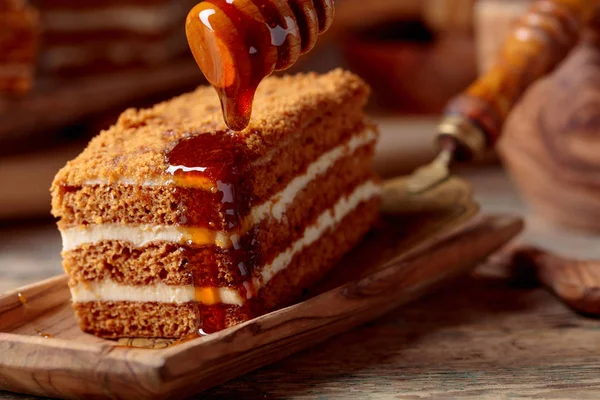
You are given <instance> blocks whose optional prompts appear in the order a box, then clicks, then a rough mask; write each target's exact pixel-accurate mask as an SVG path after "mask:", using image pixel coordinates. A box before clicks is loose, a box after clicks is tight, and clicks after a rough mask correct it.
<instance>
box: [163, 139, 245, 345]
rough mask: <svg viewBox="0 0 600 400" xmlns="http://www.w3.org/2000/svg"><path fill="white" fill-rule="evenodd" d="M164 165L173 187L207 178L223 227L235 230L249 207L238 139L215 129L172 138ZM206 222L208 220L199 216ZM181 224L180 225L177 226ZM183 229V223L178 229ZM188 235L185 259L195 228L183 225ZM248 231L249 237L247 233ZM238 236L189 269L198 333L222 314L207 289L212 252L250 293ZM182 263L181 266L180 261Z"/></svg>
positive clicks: (215, 274) (217, 323)
mask: <svg viewBox="0 0 600 400" xmlns="http://www.w3.org/2000/svg"><path fill="white" fill-rule="evenodd" d="M166 157H167V162H168V165H169V167H168V168H167V171H168V172H169V173H171V174H172V176H173V180H174V182H175V184H176V186H185V185H190V183H191V182H194V181H199V182H211V183H212V187H211V189H210V193H211V194H212V196H213V198H214V200H215V202H216V203H217V204H218V203H220V204H221V206H222V208H221V210H220V215H221V216H222V218H223V219H224V220H225V224H224V226H223V228H224V229H225V230H226V231H236V230H237V231H239V230H240V229H241V224H242V217H241V216H242V215H245V214H247V212H248V208H249V201H248V200H249V198H250V197H249V195H248V193H246V192H247V191H246V190H245V187H247V184H244V182H242V179H241V172H242V171H243V170H245V169H246V168H248V166H249V160H248V155H247V150H246V146H245V144H244V141H243V139H242V138H241V137H240V136H239V135H236V134H234V133H233V132H227V131H220V132H215V133H212V134H211V133H204V134H199V135H197V136H192V137H190V138H187V139H184V140H182V141H180V142H179V143H177V144H176V145H175V147H173V149H171V150H170V151H169V152H168V153H167V155H166ZM205 224H206V226H209V227H210V226H211V225H214V222H211V221H205ZM182 228H183V227H182ZM183 229H186V228H183ZM187 230H188V231H189V234H188V236H189V237H191V239H190V240H189V243H188V244H187V246H183V247H182V251H183V253H184V255H185V260H187V262H188V263H189V261H190V260H191V253H192V252H191V249H192V244H193V243H195V242H198V240H196V239H195V238H194V235H196V234H198V232H201V231H203V230H201V231H198V229H197V228H193V227H190V228H187ZM248 236H250V238H248ZM241 240H242V239H240V236H239V235H234V236H233V239H232V243H231V247H230V248H228V249H226V250H224V251H222V252H221V253H217V252H216V251H215V252H214V253H212V254H211V255H210V259H204V260H202V261H203V262H202V265H203V267H204V268H202V270H201V272H199V270H197V269H191V274H192V276H191V278H192V282H193V285H194V287H195V300H196V301H195V303H196V304H195V307H196V312H197V323H196V325H197V331H198V332H203V333H211V332H216V331H219V330H221V329H223V328H224V327H225V326H226V324H225V318H226V313H225V310H224V306H223V304H222V301H221V299H220V298H218V292H216V291H214V290H212V289H210V288H213V287H217V286H218V284H219V268H218V266H217V259H216V254H220V255H223V258H224V259H226V260H227V261H228V265H227V267H228V269H229V270H231V271H235V276H236V277H237V278H238V279H237V280H239V281H240V282H241V283H239V284H233V285H231V286H232V287H233V288H235V289H236V290H237V291H238V292H239V293H240V294H241V295H242V297H243V298H251V297H252V296H253V295H255V294H256V290H255V289H254V287H253V284H252V279H251V276H252V271H251V266H250V265H249V264H248V261H249V260H252V259H253V258H254V257H252V255H251V254H249V252H248V250H247V249H248V246H247V245H246V243H242V242H241ZM244 240H250V241H252V233H251V234H250V235H244ZM182 267H185V265H182ZM202 304H204V305H211V306H213V307H211V312H210V313H208V312H206V310H205V308H204V307H203V306H202Z"/></svg>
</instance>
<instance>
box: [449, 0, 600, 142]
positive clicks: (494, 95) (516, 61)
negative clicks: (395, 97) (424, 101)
mask: <svg viewBox="0 0 600 400" xmlns="http://www.w3.org/2000/svg"><path fill="white" fill-rule="evenodd" d="M598 3H599V2H598V0H537V1H536V2H535V3H534V4H533V5H532V7H531V9H530V10H529V11H528V12H527V14H525V15H524V16H523V17H522V18H521V19H520V21H519V22H518V24H517V26H516V27H515V29H514V31H513V33H512V34H511V35H510V36H509V38H508V40H507V41H506V43H505V45H504V48H503V50H502V53H501V56H500V58H499V61H498V62H497V63H496V64H495V66H494V67H493V68H492V69H491V70H490V71H489V72H487V73H486V74H485V75H483V76H482V77H481V78H479V79H478V80H477V81H476V82H475V83H474V84H473V85H471V86H470V87H469V88H468V89H467V90H466V91H465V92H464V93H462V94H461V95H459V96H458V97H456V98H454V99H453V100H452V101H450V103H449V104H448V107H447V109H446V115H447V117H450V118H452V117H454V116H456V115H458V116H460V118H462V119H466V120H467V121H468V122H470V123H472V124H473V125H475V126H477V127H478V128H479V129H481V131H482V133H483V134H484V135H485V144H484V145H483V147H487V148H490V147H492V146H493V145H494V144H495V143H496V141H497V140H498V138H499V137H500V134H501V132H502V125H503V123H504V121H505V119H506V117H507V115H508V113H509V112H510V110H511V109H512V107H513V105H514V104H515V103H516V102H517V101H518V100H519V98H520V97H521V95H522V94H523V93H524V92H525V90H526V89H527V88H528V87H529V86H530V85H531V84H532V83H533V82H535V81H536V80H537V79H539V78H540V77H542V76H544V75H546V74H547V73H549V72H550V71H552V70H553V69H554V68H555V67H556V66H557V65H558V64H559V63H560V62H561V61H562V60H564V58H565V57H566V56H567V54H568V53H569V52H570V50H571V49H573V48H574V47H575V45H576V44H577V42H578V41H579V38H580V36H581V34H582V31H583V28H584V26H585V25H586V23H587V22H588V21H590V20H591V18H592V16H593V14H594V10H595V8H596V6H597V5H598ZM449 62H452V60H449ZM440 133H442V134H443V132H440Z"/></svg>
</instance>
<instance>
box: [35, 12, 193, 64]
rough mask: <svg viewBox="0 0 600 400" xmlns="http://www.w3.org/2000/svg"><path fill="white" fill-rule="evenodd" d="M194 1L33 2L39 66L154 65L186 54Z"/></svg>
mask: <svg viewBox="0 0 600 400" xmlns="http://www.w3.org/2000/svg"><path fill="white" fill-rule="evenodd" d="M196 2H197V1H196V0H191V1H190V0H146V1H143V0H127V1H106V0H85V1H81V0H37V2H36V5H37V6H38V7H39V9H40V13H41V20H42V25H43V26H44V46H43V48H42V52H41V57H40V69H41V70H42V71H43V72H44V73H49V74H62V75H65V74H68V75H72V74H74V73H75V74H91V73H98V72H105V71H114V70H115V69H120V68H123V67H131V66H144V65H157V64H160V63H163V62H165V61H168V60H171V59H173V58H176V57H178V56H181V55H183V54H186V53H187V52H188V46H187V42H186V39H185V33H184V21H185V17H186V15H187V13H188V11H189V10H190V8H191V7H193V6H194V4H195V3H196Z"/></svg>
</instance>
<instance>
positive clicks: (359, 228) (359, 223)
mask: <svg viewBox="0 0 600 400" xmlns="http://www.w3.org/2000/svg"><path fill="white" fill-rule="evenodd" d="M378 206H379V199H378V198H373V199H371V200H369V201H366V202H363V203H361V204H360V205H359V206H358V207H356V209H355V210H354V211H353V212H351V213H350V214H348V215H347V216H346V217H345V218H344V219H343V220H342V222H341V223H340V224H339V225H338V226H337V228H335V229H332V230H329V231H328V232H327V233H326V234H325V235H323V236H322V237H321V238H320V239H319V240H318V241H316V242H315V243H313V244H312V245H310V246H309V247H306V248H305V249H304V250H303V251H302V252H300V253H298V254H297V255H296V256H294V258H293V259H292V261H291V262H290V264H289V265H288V266H287V268H285V269H284V270H283V271H281V272H280V273H279V274H277V275H275V276H274V277H273V279H271V280H270V281H269V282H268V283H267V285H266V286H265V287H263V288H262V289H261V290H260V291H259V293H258V296H257V297H256V298H254V299H252V300H250V301H248V302H246V303H245V304H244V305H243V306H236V305H224V304H220V305H212V306H205V305H202V304H197V303H193V302H190V303H185V304H173V303H156V302H119V301H111V302H102V301H97V302H85V303H74V308H75V311H76V313H77V316H78V319H79V323H80V326H81V329H82V330H84V331H85V332H88V333H92V334H95V335H97V336H101V337H107V338H117V337H165V338H180V337H185V336H187V335H191V334H195V333H197V332H198V329H203V330H204V331H205V332H211V331H215V330H220V329H223V328H226V327H230V326H233V325H236V324H238V323H240V322H244V321H247V320H249V319H252V318H254V317H256V316H258V315H260V314H262V313H264V312H266V311H270V310H273V309H276V308H280V307H283V306H285V305H287V304H289V303H290V302H292V301H294V300H295V299H297V298H298V297H299V296H300V295H302V294H303V293H304V292H305V291H306V290H307V289H309V288H310V287H311V286H312V285H314V283H316V282H317V281H318V280H320V279H322V278H323V276H324V275H326V273H327V272H328V271H329V270H331V269H332V268H333V266H334V265H335V263H336V262H337V261H339V260H340V259H341V258H342V256H343V255H344V254H345V253H346V252H348V251H349V250H350V249H351V248H352V247H353V246H355V245H356V244H357V243H358V242H359V241H360V239H361V238H362V237H363V236H364V235H365V233H366V232H367V231H368V230H369V228H370V227H371V226H372V225H373V224H374V223H375V221H376V220H377V218H378Z"/></svg>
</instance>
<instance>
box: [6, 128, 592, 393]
mask: <svg viewBox="0 0 600 400" xmlns="http://www.w3.org/2000/svg"><path fill="white" fill-rule="evenodd" d="M425 127H426V126H425ZM384 128H385V125H384ZM388 139H389V138H388ZM386 140H387V139H386V138H385V137H384V142H385V141H386ZM384 147H386V146H385V144H384V146H382V152H383V153H385V151H384V149H383V148H384ZM388 156H389V155H388ZM382 159H385V154H383V155H382ZM463 175H464V176H465V177H466V178H468V179H469V180H471V182H473V184H474V187H475V192H476V197H477V199H478V201H479V202H480V203H481V205H482V208H483V210H484V211H485V212H515V213H519V214H522V215H526V216H527V222H528V227H527V230H526V232H525V233H524V235H523V236H522V237H521V240H523V241H527V242H529V243H534V244H538V245H541V246H544V247H546V248H550V249H552V250H555V251H558V252H560V253H562V254H566V255H575V256H584V257H596V258H600V246H598V245H597V243H598V238H597V237H594V236H592V235H589V234H582V233H577V232H569V231H566V230H563V229H559V228H555V227H552V226H550V225H547V224H545V223H544V222H543V219H541V218H537V217H535V215H533V214H532V213H530V212H529V211H528V209H527V207H526V206H525V205H524V204H523V203H522V201H521V200H520V199H519V197H518V195H517V193H516V192H515V190H514V188H513V186H512V184H511V182H510V180H509V179H508V177H507V176H506V174H505V173H504V171H503V170H502V169H501V168H500V167H498V166H487V167H482V168H478V169H474V170H467V171H464V172H463ZM60 272H61V269H60V236H59V234H58V233H57V231H56V229H55V227H54V225H53V224H51V223H35V224H29V225H27V226H22V225H19V226H17V225H13V226H7V227H3V228H0V292H2V291H5V290H8V289H12V288H14V287H17V286H20V285H23V284H26V283H30V282H34V281H36V280H40V279H43V278H46V277H49V276H52V275H55V274H58V273H60ZM1 356H2V355H0V357H1ZM598 368H600V321H597V320H594V319H589V318H586V317H583V316H580V315H577V314H575V313H573V312H572V311H570V310H569V309H568V308H566V307H565V306H564V305H562V304H561V303H560V302H559V301H557V300H556V299H555V298H554V297H553V296H552V295H551V294H549V293H547V292H546V291H545V290H544V289H541V288H520V287H517V286H515V285H514V284H511V283H510V282H508V281H507V280H505V279H503V278H501V277H497V276H494V275H493V274H492V275H489V274H480V275H478V276H474V277H469V278H465V279H463V280H461V281H460V282H457V283H456V285H455V286H452V287H448V288H446V289H444V290H442V291H440V292H438V293H437V294H435V295H432V296H430V297H428V298H426V299H423V300H421V301H419V302H418V303H415V304H412V305H410V306H408V307H406V308H403V309H399V310H397V311H394V312H392V313H391V314H389V315H387V316H386V317H384V318H381V319H379V320H377V321H375V322H373V323H370V324H368V325H365V326H363V327H361V328H359V329H355V330H353V331H351V332H348V333H346V334H343V335H341V336H339V337H336V338H334V339H333V340H330V341H328V342H325V343H323V344H321V345H319V346H317V347H314V348H312V349H310V350H308V351H305V352H303V353H300V354H296V355H294V356H292V357H289V358H287V359H285V360H283V361H281V362H278V363H275V364H273V365H270V366H268V367H265V368H262V369H260V370H258V371H255V372H253V373H251V374H248V375H246V376H244V377H241V378H238V379H235V380H233V381H231V382H229V383H226V384H224V385H222V386H220V387H217V388H214V389H212V390H210V391H208V392H206V393H204V394H203V395H202V398H207V399H229V398H298V399H299V398H315V399H327V398H339V399H348V398H360V399H366V398H403V399H412V398H458V397H467V398H468V397H471V398H482V397H486V398H503V399H504V398H598V397H600V375H599V374H598V373H597V371H598ZM0 398H3V399H28V398H30V397H29V396H22V395H17V394H12V393H7V392H0ZM198 398H200V397H198Z"/></svg>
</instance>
